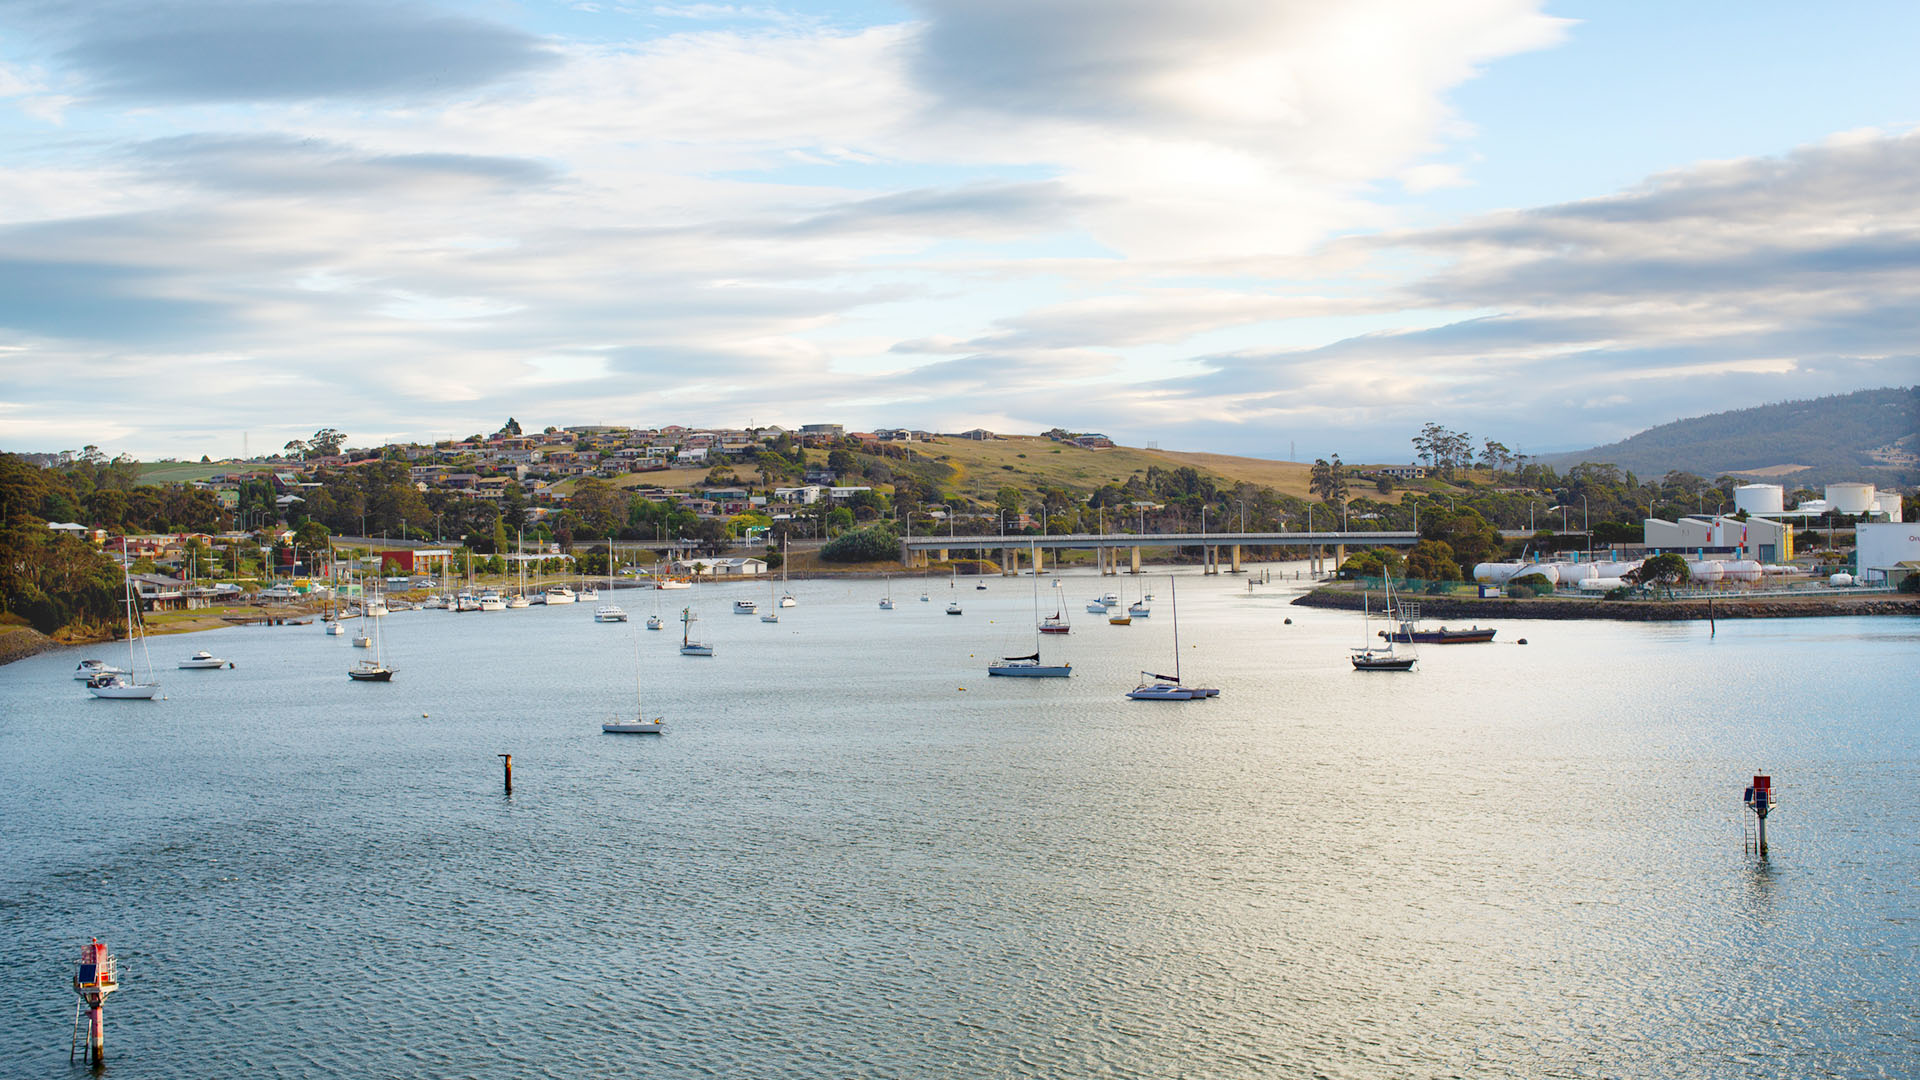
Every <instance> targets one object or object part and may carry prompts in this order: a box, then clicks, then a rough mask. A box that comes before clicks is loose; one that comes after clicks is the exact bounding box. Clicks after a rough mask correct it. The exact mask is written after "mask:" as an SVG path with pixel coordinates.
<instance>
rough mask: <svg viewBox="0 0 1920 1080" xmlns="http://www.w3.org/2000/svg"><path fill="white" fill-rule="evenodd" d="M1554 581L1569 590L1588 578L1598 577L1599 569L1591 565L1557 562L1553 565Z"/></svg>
mask: <svg viewBox="0 0 1920 1080" xmlns="http://www.w3.org/2000/svg"><path fill="white" fill-rule="evenodd" d="M1553 569H1554V581H1555V583H1556V584H1559V585H1564V586H1566V587H1567V588H1569V589H1571V588H1574V587H1575V586H1577V585H1578V584H1579V583H1580V582H1582V581H1585V580H1586V579H1588V578H1590V577H1599V576H1600V571H1599V568H1598V567H1596V566H1594V564H1592V563H1583V562H1557V563H1554V564H1553Z"/></svg>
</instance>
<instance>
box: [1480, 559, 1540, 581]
mask: <svg viewBox="0 0 1920 1080" xmlns="http://www.w3.org/2000/svg"><path fill="white" fill-rule="evenodd" d="M1525 565H1527V564H1526V563H1517V562H1483V563H1475V564H1474V565H1473V580H1475V581H1484V582H1486V583H1487V584H1489V585H1505V584H1506V583H1507V582H1508V581H1510V580H1512V578H1513V576H1514V575H1515V574H1517V573H1519V572H1520V568H1521V567H1523V566H1525Z"/></svg>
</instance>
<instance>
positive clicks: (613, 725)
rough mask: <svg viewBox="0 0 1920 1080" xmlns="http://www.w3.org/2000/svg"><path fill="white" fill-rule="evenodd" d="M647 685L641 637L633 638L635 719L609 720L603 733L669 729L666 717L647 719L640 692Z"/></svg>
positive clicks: (651, 731) (653, 733)
mask: <svg viewBox="0 0 1920 1080" xmlns="http://www.w3.org/2000/svg"><path fill="white" fill-rule="evenodd" d="M645 687H646V679H645V677H644V675H643V673H642V671H641V668H640V639H639V638H637V637H636V638H634V639H633V705H634V710H633V719H631V720H609V721H608V722H606V723H604V724H601V725H600V732H601V734H603V735H659V734H661V733H663V732H665V731H666V730H667V720H666V717H663V716H656V717H654V718H653V719H651V720H649V719H647V712H646V709H644V708H643V707H642V706H641V701H640V694H641V691H642V690H644V689H645Z"/></svg>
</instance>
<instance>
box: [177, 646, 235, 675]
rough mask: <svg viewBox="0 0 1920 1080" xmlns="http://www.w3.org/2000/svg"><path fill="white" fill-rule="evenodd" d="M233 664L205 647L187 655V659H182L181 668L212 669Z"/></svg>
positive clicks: (189, 669)
mask: <svg viewBox="0 0 1920 1080" xmlns="http://www.w3.org/2000/svg"><path fill="white" fill-rule="evenodd" d="M232 666H233V665H232V664H230V663H228V662H227V661H225V660H222V659H220V658H219V657H217V656H215V655H213V654H212V653H210V652H207V651H206V650H205V649H202V650H200V651H199V652H197V653H194V654H193V655H192V656H189V657H187V658H186V659H185V660H182V661H180V667H181V669H182V670H186V671H194V670H212V669H214V668H223V667H232Z"/></svg>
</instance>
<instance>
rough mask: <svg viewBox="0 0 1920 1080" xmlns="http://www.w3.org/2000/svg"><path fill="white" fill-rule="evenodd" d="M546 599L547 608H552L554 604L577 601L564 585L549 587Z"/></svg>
mask: <svg viewBox="0 0 1920 1080" xmlns="http://www.w3.org/2000/svg"><path fill="white" fill-rule="evenodd" d="M546 597H547V606H548V607H552V606H553V605H555V604H571V603H573V602H574V601H575V600H576V599H578V597H576V596H574V595H573V590H572V589H569V588H567V587H566V586H565V585H553V586H549V587H548V588H547V591H546Z"/></svg>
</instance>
